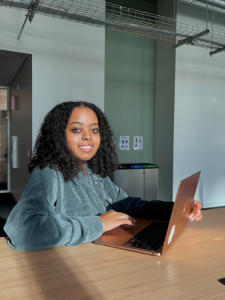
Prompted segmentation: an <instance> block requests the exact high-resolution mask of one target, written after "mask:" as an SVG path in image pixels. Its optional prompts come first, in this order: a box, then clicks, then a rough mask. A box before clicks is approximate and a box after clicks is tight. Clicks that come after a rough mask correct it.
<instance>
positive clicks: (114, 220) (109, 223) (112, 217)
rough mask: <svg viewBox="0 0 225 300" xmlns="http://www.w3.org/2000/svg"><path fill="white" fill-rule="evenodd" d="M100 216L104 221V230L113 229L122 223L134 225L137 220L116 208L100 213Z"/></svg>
mask: <svg viewBox="0 0 225 300" xmlns="http://www.w3.org/2000/svg"><path fill="white" fill-rule="evenodd" d="M100 218H101V221H102V226H103V232H106V231H109V230H112V229H114V228H116V227H118V226H120V225H128V226H134V225H135V222H136V220H135V219H133V218H132V217H131V216H129V215H127V214H124V213H118V212H116V211H114V210H110V211H107V212H106V213H104V214H102V215H100Z"/></svg>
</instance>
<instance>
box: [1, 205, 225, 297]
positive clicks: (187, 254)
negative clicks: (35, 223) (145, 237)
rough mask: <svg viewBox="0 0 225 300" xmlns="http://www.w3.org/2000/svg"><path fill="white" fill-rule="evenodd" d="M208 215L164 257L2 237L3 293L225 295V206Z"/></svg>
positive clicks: (160, 295) (31, 294) (164, 295)
mask: <svg viewBox="0 0 225 300" xmlns="http://www.w3.org/2000/svg"><path fill="white" fill-rule="evenodd" d="M203 216H204V217H203V220H202V221H200V222H190V221H189V222H188V225H187V228H186V229H185V231H184V232H183V233H182V234H181V235H180V237H179V238H178V239H177V241H175V243H174V244H173V245H172V246H171V248H170V249H169V250H168V252H166V253H165V255H163V256H161V257H154V256H149V255H145V254H140V253H135V252H131V251H126V250H121V249H115V248H110V247H106V246H101V245H95V244H92V243H88V244H83V245H80V246H78V247H75V248H71V247H66V246H60V247H55V248H51V249H45V250H39V251H27V252H19V251H15V250H12V249H11V248H10V247H9V246H8V245H7V241H6V239H5V238H0V253H1V256H0V299H1V300H12V299H13V300H15V299H17V300H20V299H21V300H52V299H54V300H58V299H63V300H69V299H71V300H72V299H75V300H76V299H79V300H80V299H81V300H82V299H85V300H89V299H91V300H92V299H93V300H95V299H96V300H104V299H106V300H108V299H110V300H111V299H135V300H139V299H148V300H149V299H150V300H155V299H157V300H161V299H163V300H164V299H166V300H170V299H171V300H176V299H179V300H183V299H189V300H192V299H193V300H198V299H201V300H205V299H210V300H211V299H218V300H223V299H225V285H223V284H221V283H220V282H218V279H221V278H224V277H225V208H219V209H212V210H206V211H203Z"/></svg>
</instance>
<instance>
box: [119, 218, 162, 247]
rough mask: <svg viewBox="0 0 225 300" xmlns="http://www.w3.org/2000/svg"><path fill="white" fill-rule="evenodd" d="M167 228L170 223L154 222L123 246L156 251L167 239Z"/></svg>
mask: <svg viewBox="0 0 225 300" xmlns="http://www.w3.org/2000/svg"><path fill="white" fill-rule="evenodd" d="M167 228H168V223H160V222H152V223H150V224H149V225H148V226H146V227H145V228H143V229H142V230H141V231H140V232H138V233H137V234H136V235H134V236H133V237H132V238H131V239H129V240H128V241H127V242H126V243H124V244H123V246H129V247H134V248H141V249H146V250H154V251H156V250H158V249H159V247H160V246H162V245H163V243H164V241H165V237H166V232H167Z"/></svg>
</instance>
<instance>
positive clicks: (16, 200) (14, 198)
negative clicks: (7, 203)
mask: <svg viewBox="0 0 225 300" xmlns="http://www.w3.org/2000/svg"><path fill="white" fill-rule="evenodd" d="M10 194H11V196H12V197H13V200H14V201H15V202H16V203H18V201H19V199H17V198H16V196H15V195H14V194H13V192H10Z"/></svg>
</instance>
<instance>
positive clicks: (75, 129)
mask: <svg viewBox="0 0 225 300" xmlns="http://www.w3.org/2000/svg"><path fill="white" fill-rule="evenodd" d="M72 131H73V132H75V133H79V132H80V131H81V130H80V129H79V128H74V129H73V130H72Z"/></svg>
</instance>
